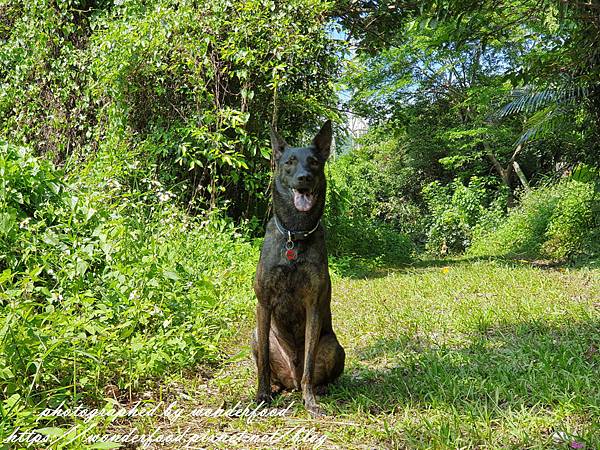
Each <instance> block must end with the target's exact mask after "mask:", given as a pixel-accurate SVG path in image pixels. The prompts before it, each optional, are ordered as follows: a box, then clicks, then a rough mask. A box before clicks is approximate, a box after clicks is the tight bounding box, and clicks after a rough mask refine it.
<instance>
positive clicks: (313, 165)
mask: <svg viewBox="0 0 600 450" xmlns="http://www.w3.org/2000/svg"><path fill="white" fill-rule="evenodd" d="M309 164H310V165H311V167H319V161H317V160H316V159H311V160H310V161H309Z"/></svg>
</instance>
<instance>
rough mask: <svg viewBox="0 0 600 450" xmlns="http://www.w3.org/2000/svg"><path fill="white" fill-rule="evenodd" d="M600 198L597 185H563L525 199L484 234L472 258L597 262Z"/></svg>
mask: <svg viewBox="0 0 600 450" xmlns="http://www.w3.org/2000/svg"><path fill="white" fill-rule="evenodd" d="M598 205H599V197H598V191H597V187H596V186H595V183H594V182H593V181H591V182H590V181H587V182H584V181H578V180H575V179H568V180H563V181H561V182H560V183H558V184H556V185H548V186H541V187H539V188H537V189H535V190H533V191H531V192H530V193H528V194H526V195H525V196H524V197H523V199H522V201H521V205H520V206H519V207H517V208H516V209H514V210H512V211H510V213H509V215H508V217H507V218H506V220H504V221H502V222H501V223H498V224H496V226H495V227H491V228H487V229H486V228H485V227H483V228H482V229H481V230H479V232H478V234H477V236H476V238H475V240H474V242H473V246H472V247H471V249H470V250H469V253H470V254H473V255H499V256H513V257H528V258H539V257H542V258H552V259H565V258H574V257H597V256H598V252H599V251H600V247H599V246H598V243H599V242H600V239H599V237H600V215H599V213H598V211H599V210H598Z"/></svg>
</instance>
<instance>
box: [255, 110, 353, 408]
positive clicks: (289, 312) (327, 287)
mask: <svg viewBox="0 0 600 450" xmlns="http://www.w3.org/2000/svg"><path fill="white" fill-rule="evenodd" d="M271 144H272V147H273V156H274V158H275V161H276V169H275V180H274V183H273V212H274V216H273V218H272V219H271V220H270V221H269V223H268V225H267V231H266V234H265V240H264V243H263V247H262V250H261V253H260V261H259V263H258V268H257V270H256V278H255V280H254V291H255V292H256V297H257V298H258V305H257V307H256V321H257V328H256V329H255V330H254V333H253V336H252V350H253V353H254V358H255V360H256V364H257V367H258V393H257V396H256V399H257V402H263V401H264V402H266V403H269V402H270V401H271V382H272V383H273V385H274V386H273V388H274V390H277V389H281V388H285V389H300V387H302V396H303V398H304V405H305V406H306V409H307V410H308V411H309V412H310V414H311V415H312V416H318V415H321V414H322V412H321V409H320V408H319V406H318V405H317V402H316V399H315V390H314V388H315V387H317V386H319V387H320V386H324V385H326V384H327V383H330V382H331V381H333V380H334V379H336V378H337V377H338V376H339V375H340V374H341V373H342V371H343V370H344V360H345V353H344V349H343V348H342V346H341V345H340V344H339V342H338V340H337V338H336V336H335V333H334V332H333V329H332V326H331V308H330V303H331V280H330V278H329V269H328V266H327V251H326V248H325V233H324V230H323V226H322V225H321V222H320V221H321V216H322V215H323V210H324V208H325V190H326V189H325V186H326V185H325V172H324V167H325V161H327V158H328V157H329V151H330V148H331V122H330V121H327V122H326V123H325V124H324V125H323V127H322V128H321V131H319V133H318V134H317V136H316V137H315V138H314V140H313V143H312V145H311V146H310V147H300V148H298V147H290V146H288V145H287V143H286V142H285V141H284V140H283V139H282V138H281V137H280V136H279V135H278V134H277V133H276V132H275V131H274V130H273V129H271Z"/></svg>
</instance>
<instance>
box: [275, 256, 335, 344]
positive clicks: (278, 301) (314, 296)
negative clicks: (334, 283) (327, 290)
mask: <svg viewBox="0 0 600 450" xmlns="http://www.w3.org/2000/svg"><path fill="white" fill-rule="evenodd" d="M322 273H323V272H322V271H319V270H318V268H317V267H316V266H315V265H312V264H301V265H290V266H288V265H281V266H276V267H273V268H272V270H271V276H270V277H269V278H270V291H271V292H272V294H273V295H271V296H270V298H271V311H272V320H273V321H274V322H275V324H276V325H277V328H278V329H279V330H286V332H287V333H289V335H290V336H293V339H294V340H296V341H298V340H299V341H301V340H303V339H304V327H305V323H306V306H307V305H308V304H311V303H313V302H317V301H318V298H319V296H320V292H321V291H322V290H323V282H324V279H323V277H322V276H321V275H320V274H322Z"/></svg>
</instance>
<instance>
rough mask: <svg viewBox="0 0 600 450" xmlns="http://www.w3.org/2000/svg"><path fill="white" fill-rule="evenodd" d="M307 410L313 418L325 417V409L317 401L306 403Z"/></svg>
mask: <svg viewBox="0 0 600 450" xmlns="http://www.w3.org/2000/svg"><path fill="white" fill-rule="evenodd" d="M306 410H307V411H308V413H309V414H310V415H311V417H312V418H313V419H318V418H319V417H323V416H324V415H325V412H324V411H323V409H322V408H321V407H320V406H319V405H317V404H316V403H311V404H308V405H306Z"/></svg>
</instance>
